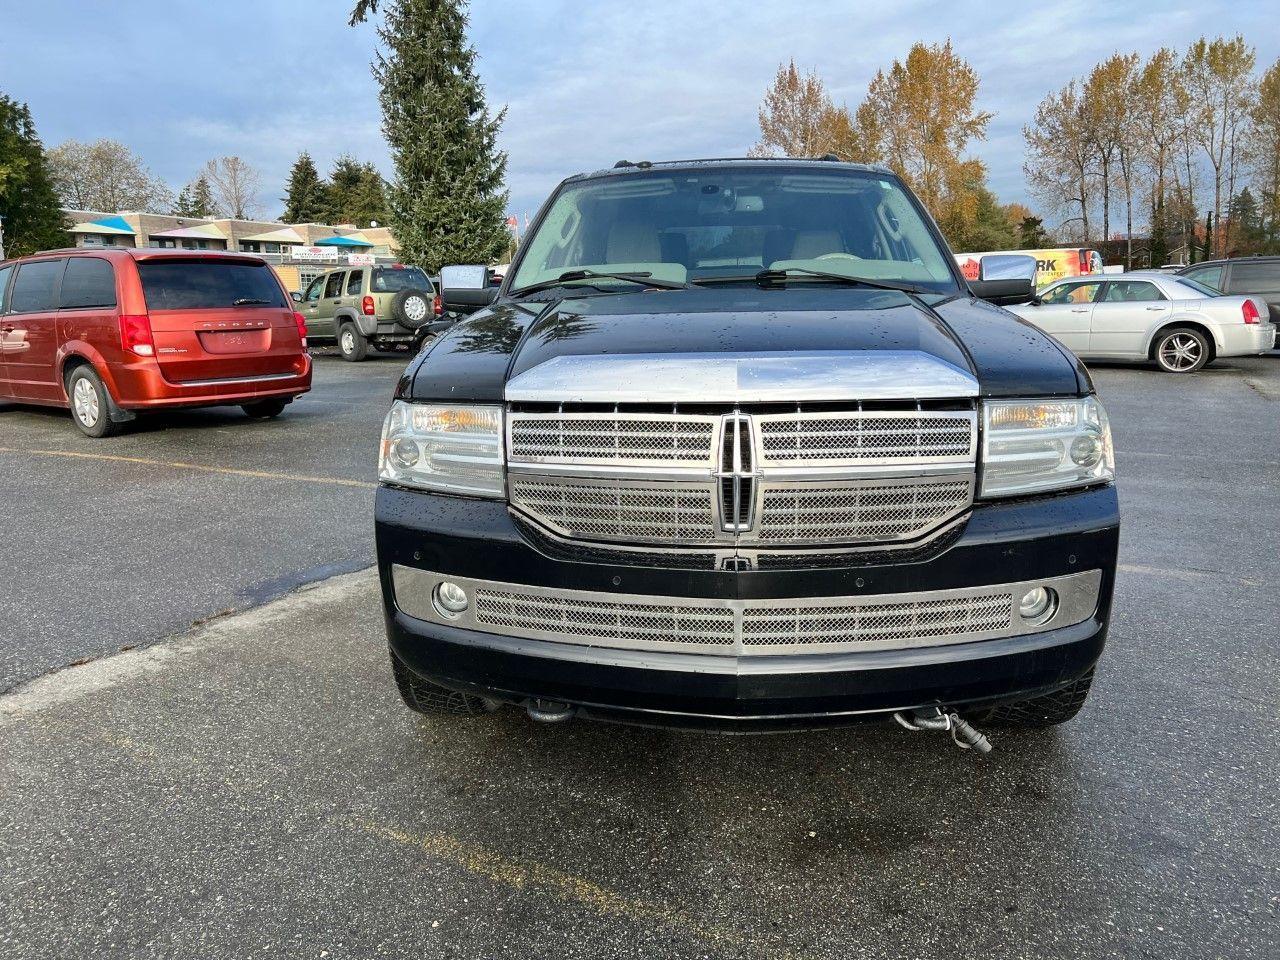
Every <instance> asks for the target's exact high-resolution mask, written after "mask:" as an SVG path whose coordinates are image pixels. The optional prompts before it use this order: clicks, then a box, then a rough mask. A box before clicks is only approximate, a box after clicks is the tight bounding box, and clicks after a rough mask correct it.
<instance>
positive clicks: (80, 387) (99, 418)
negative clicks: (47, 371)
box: [67, 363, 120, 440]
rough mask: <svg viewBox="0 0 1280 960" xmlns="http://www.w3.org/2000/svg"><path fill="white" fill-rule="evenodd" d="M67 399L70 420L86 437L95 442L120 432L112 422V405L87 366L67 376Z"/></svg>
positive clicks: (100, 379) (113, 404) (100, 382)
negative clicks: (69, 405)
mask: <svg viewBox="0 0 1280 960" xmlns="http://www.w3.org/2000/svg"><path fill="white" fill-rule="evenodd" d="M67 399H68V400H70V401H71V420H72V422H73V423H74V424H75V425H76V426H77V427H79V428H80V432H81V433H83V434H84V435H85V436H86V437H93V438H94V439H95V440H96V439H100V438H102V437H109V436H111V435H112V434H113V433H119V432H120V423H119V422H117V421H116V420H113V419H112V413H113V412H115V409H116V405H115V401H114V400H112V399H111V394H109V393H108V392H107V388H106V387H105V386H103V384H102V378H100V377H99V376H98V373H97V371H96V370H94V369H93V367H91V366H89V365H88V364H87V363H85V364H81V365H80V366H78V367H76V368H75V369H74V370H72V371H71V373H70V374H69V375H68V376H67Z"/></svg>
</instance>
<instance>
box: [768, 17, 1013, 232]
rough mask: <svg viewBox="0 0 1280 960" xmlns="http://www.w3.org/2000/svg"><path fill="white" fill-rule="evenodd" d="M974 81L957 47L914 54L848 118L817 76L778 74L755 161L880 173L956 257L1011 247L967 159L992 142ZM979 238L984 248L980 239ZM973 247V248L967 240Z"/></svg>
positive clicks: (786, 69) (785, 69)
mask: <svg viewBox="0 0 1280 960" xmlns="http://www.w3.org/2000/svg"><path fill="white" fill-rule="evenodd" d="M977 98H978V75H977V73H976V72H975V71H974V70H973V68H972V67H970V66H969V64H968V63H966V62H965V60H964V59H963V58H961V57H959V56H958V55H957V54H956V53H955V51H954V50H953V49H952V46H951V42H950V41H947V42H945V43H942V44H930V45H926V44H923V43H917V44H915V45H914V46H913V47H912V48H911V49H910V51H909V52H908V53H907V56H906V58H905V59H904V60H900V61H899V60H895V61H894V62H893V64H892V65H891V66H890V67H888V69H883V70H880V71H878V72H877V73H876V76H875V77H874V79H872V81H871V84H870V86H869V87H868V89H867V95H866V98H865V99H864V100H863V102H862V103H861V104H860V105H859V106H858V107H857V109H856V110H855V111H854V112H852V113H850V111H849V109H848V107H847V106H845V105H843V104H836V103H835V102H833V100H832V99H831V97H830V96H829V95H828V94H827V92H826V88H825V85H824V84H823V82H822V80H821V78H820V77H818V75H817V74H816V73H814V72H810V73H808V74H802V73H801V72H800V71H799V70H798V69H797V68H796V65H795V63H794V61H793V62H791V63H788V64H784V65H783V66H780V67H779V68H778V73H777V76H776V77H775V79H774V83H773V85H772V86H771V87H770V89H769V90H768V92H767V93H766V94H765V99H764V102H763V103H762V104H761V107H760V114H759V119H760V141H759V143H757V144H756V146H755V147H753V148H752V154H753V155H754V156H777V155H783V156H793V157H815V156H823V155H825V154H834V155H835V156H837V157H839V158H840V159H842V160H850V161H854V162H859V163H881V164H884V165H885V166H887V167H889V168H890V169H891V170H893V171H894V172H895V173H897V174H898V176H900V177H902V179H903V180H904V181H905V182H906V183H907V184H908V185H909V186H910V187H911V189H912V190H914V191H915V193H916V195H917V196H919V197H920V199H921V201H922V202H923V203H924V205H925V206H926V207H927V208H928V209H929V211H930V213H932V214H933V216H934V219H935V220H937V221H938V224H939V226H940V227H941V228H942V230H943V232H944V233H945V234H946V235H947V238H948V239H949V240H950V241H951V243H952V244H953V246H955V247H956V248H957V249H971V248H973V244H975V243H978V242H985V243H986V244H987V245H988V248H989V245H990V244H992V243H997V242H998V241H1003V243H1004V244H1012V243H1013V242H1015V238H1016V235H1017V232H1016V231H1017V226H1018V225H1016V224H1015V225H1013V226H1010V225H1009V218H1008V216H1007V214H1006V212H1005V211H1004V210H1003V209H1002V208H1000V206H999V204H998V202H997V201H996V200H995V198H994V197H993V196H992V195H991V193H990V191H988V190H987V188H986V168H985V166H984V165H983V164H982V162H981V161H979V160H977V159H975V158H973V157H970V156H968V155H967V150H968V147H969V145H970V143H971V142H972V141H974V140H982V139H984V138H985V136H986V128H987V124H988V123H990V121H991V114H990V113H987V112H985V111H981V110H978V109H977ZM976 237H981V240H978V239H976ZM970 238H975V239H972V240H971V239H970Z"/></svg>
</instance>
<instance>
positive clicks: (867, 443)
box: [376, 160, 1119, 730]
mask: <svg viewBox="0 0 1280 960" xmlns="http://www.w3.org/2000/svg"><path fill="white" fill-rule="evenodd" d="M987 261H991V264H990V266H991V268H992V269H990V270H988V266H989V264H988V263H987ZM1022 261H1027V263H1026V264H1025V267H1024V266H1023V265H1022ZM475 269H476V275H477V276H479V277H483V276H484V271H483V268H475ZM982 270H983V276H984V280H983V281H982V282H975V283H972V284H969V283H966V281H965V279H964V278H963V276H962V275H961V274H960V272H959V271H958V269H957V267H956V262H955V259H954V257H953V256H952V254H951V252H950V251H949V250H948V249H947V245H946V243H945V241H944V240H943V239H942V236H941V235H940V233H939V232H938V229H937V227H936V226H935V225H934V223H933V221H932V220H931V219H930V218H929V216H928V214H927V213H926V212H925V210H924V209H923V207H922V206H921V205H920V203H919V202H918V201H917V200H916V199H915V198H914V197H913V196H912V195H911V193H910V192H909V191H908V190H907V188H906V187H905V186H904V185H903V183H902V182H901V181H900V180H899V179H898V178H897V177H896V176H894V175H893V174H892V173H891V172H889V171H888V170H885V169H881V168H877V167H866V166H859V165H854V164H845V163H838V162H831V161H804V160H773V161H768V160H735V161H698V162H686V163H643V164H624V165H620V166H619V167H617V168H615V169H611V170H606V171H601V172H599V173H595V174H590V175H580V176H575V177H571V178H569V179H568V180H566V181H564V182H563V183H562V184H561V185H560V186H559V187H558V188H557V190H556V191H555V193H554V194H553V195H552V197H551V198H550V200H549V201H548V202H547V203H546V205H545V206H544V207H543V208H542V211H541V212H540V213H539V215H538V217H537V219H536V221H535V223H534V226H533V228H532V230H531V231H530V232H529V235H528V237H527V238H526V239H525V241H524V243H522V244H521V246H520V250H519V253H518V255H517V257H516V259H515V262H514V263H513V264H512V265H511V269H510V270H509V271H508V272H507V274H506V276H505V278H504V280H503V283H502V286H501V288H500V289H499V290H498V291H497V295H496V299H494V298H492V297H491V298H490V299H493V302H492V303H491V304H490V305H489V306H488V307H486V308H484V309H482V310H480V311H479V312H477V313H475V314H473V315H472V316H470V317H468V318H466V319H464V320H462V321H460V322H459V323H457V324H456V325H455V326H454V327H453V328H452V329H451V330H449V331H448V332H447V333H445V334H444V335H442V336H441V337H440V338H438V339H437V340H436V341H435V342H434V343H432V344H430V345H429V346H428V348H427V350H426V351H424V353H422V354H420V355H419V356H418V357H417V358H416V359H415V360H414V361H413V362H412V363H411V364H410V366H409V368H408V370H407V371H406V372H405V375H404V377H403V378H402V379H401V381H400V384H399V387H398V390H397V393H396V397H395V399H394V401H393V405H392V409H391V411H390V413H389V415H388V416H387V420H386V424H385V427H384V431H383V437H382V445H381V454H380V476H381V481H382V483H381V486H380V488H379V490H378V493H377V505H376V534H377V555H378V564H379V568H380V572H381V578H382V588H383V596H384V601H385V613H386V623H387V631H388V635H389V639H390V644H391V658H392V666H393V668H394V671H395V676H396V679H397V681H398V683H399V688H400V692H401V694H402V695H403V698H404V700H405V702H406V703H407V704H408V705H409V706H410V707H411V708H413V709H415V710H419V711H435V712H440V711H444V712H450V713H459V714H473V715H481V714H484V713H486V712H488V711H491V710H494V709H497V708H498V707H499V706H500V705H502V704H514V705H519V706H522V707H524V708H526V709H527V710H528V711H529V713H530V714H531V715H532V716H533V717H535V718H536V719H541V720H557V719H563V718H565V717H568V716H570V715H573V714H579V715H584V716H593V717H601V718H611V719H620V720H630V721H636V722H641V723H650V724H672V725H688V726H699V727H716V728H724V727H728V728H730V729H734V730H755V729H768V728H777V727H789V726H813V725H819V724H827V723H839V722H848V721H851V720H854V719H858V718H861V717H867V716H887V715H889V714H893V713H898V714H899V716H900V719H902V720H903V721H904V722H905V723H909V724H911V725H913V726H920V725H932V726H933V727H934V728H945V727H947V726H948V725H949V724H951V723H956V724H959V722H960V721H963V720H964V718H965V716H966V715H967V716H969V717H970V718H972V717H974V716H979V715H981V716H995V717H997V718H999V719H1002V720H1005V721H1010V722H1021V723H1028V724H1036V725H1041V724H1052V723H1060V722H1062V721H1064V720H1067V719H1069V718H1071V717H1072V716H1074V715H1075V713H1076V712H1077V711H1078V710H1079V709H1080V707H1081V705H1082V704H1083V703H1084V700H1085V697H1086V695H1087V694H1088V691H1089V685H1090V681H1091V679H1092V676H1093V671H1094V665H1095V663H1096V662H1097V660H1098V658H1099V656H1100V654H1101V653H1102V649H1103V643H1104V640H1105V637H1106V633H1107V621H1108V616H1109V613H1110V608H1111V596H1112V587H1113V584H1114V580H1115V568H1116V546H1117V541H1118V533H1119V513H1118V506H1117V501H1116V491H1115V487H1114V485H1113V482H1112V481H1113V475H1114V468H1113V457H1112V448H1111V434H1110V430H1109V427H1108V424H1107V418H1106V414H1105V413H1104V411H1103V408H1102V405H1101V403H1099V401H1098V399H1097V397H1096V396H1095V395H1094V390H1093V385H1092V383H1091V382H1090V379H1089V374H1088V372H1087V371H1086V370H1085V368H1084V367H1083V366H1082V365H1081V364H1080V363H1079V362H1078V361H1077V360H1076V358H1075V357H1074V356H1073V355H1072V354H1071V353H1070V352H1068V351H1067V350H1066V349H1064V348H1063V347H1061V346H1060V345H1059V344H1057V343H1056V342H1055V341H1054V340H1052V339H1050V338H1049V337H1047V336H1045V335H1044V334H1042V333H1040V332H1038V331H1037V330H1036V329H1035V327H1033V326H1031V325H1030V324H1028V323H1025V322H1023V321H1022V320H1020V319H1018V318H1017V317H1015V316H1013V315H1011V314H1010V313H1008V312H1006V311H1004V310H1002V309H1000V308H999V307H998V306H994V305H993V304H992V303H988V302H984V300H982V299H979V296H978V295H985V296H990V297H992V299H1007V298H1010V297H1018V296H1020V297H1021V298H1022V299H1024V300H1025V299H1029V298H1030V297H1031V295H1032V277H1033V269H1032V267H1031V261H1030V258H1027V257H1013V258H1010V257H988V258H986V260H984V262H983V265H982ZM1001 271H1011V273H1010V274H1008V275H1006V278H1005V279H1004V280H1001V279H999V276H1000V272H1001ZM445 286H446V287H448V286H449V284H448V283H446V284H445ZM997 294H1000V295H1001V296H1000V297H997V296H996V295H997Z"/></svg>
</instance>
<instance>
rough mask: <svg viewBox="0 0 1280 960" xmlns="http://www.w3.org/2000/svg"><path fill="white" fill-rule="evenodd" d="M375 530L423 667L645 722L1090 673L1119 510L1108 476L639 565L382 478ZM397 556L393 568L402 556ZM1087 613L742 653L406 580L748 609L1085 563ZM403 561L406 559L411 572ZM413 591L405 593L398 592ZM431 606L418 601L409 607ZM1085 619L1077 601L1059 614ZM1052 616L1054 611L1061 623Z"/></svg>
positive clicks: (1011, 688)
mask: <svg viewBox="0 0 1280 960" xmlns="http://www.w3.org/2000/svg"><path fill="white" fill-rule="evenodd" d="M376 513H377V548H378V562H379V568H380V572H381V577H382V587H383V598H384V607H385V614H386V622H387V632H388V637H389V640H390V644H391V648H392V651H393V653H394V655H395V656H396V657H398V658H399V659H400V660H401V661H402V662H403V663H404V664H405V665H406V666H408V667H409V668H410V669H411V670H412V671H414V672H415V673H417V674H419V675H421V676H423V677H426V678H428V679H430V680H432V681H434V682H436V683H440V684H442V685H444V686H447V687H451V688H453V689H458V690H466V691H468V692H473V693H479V694H482V695H484V696H487V697H490V698H493V699H497V700H501V701H505V702H510V703H524V702H527V701H529V700H532V699H544V700H554V701H563V702H566V703H569V704H572V705H574V706H576V707H577V708H578V709H579V711H580V712H582V713H586V714H589V715H595V716H602V717H609V718H615V719H626V720H632V721H638V722H647V723H658V724H664V725H667V724H670V725H690V726H715V727H726V726H727V727H729V728H732V729H767V728H773V727H787V726H813V725H820V724H826V723H834V722H847V721H849V720H854V719H858V718H859V717H864V716H867V715H876V714H883V713H886V712H891V711H894V710H902V709H911V708H915V707H928V706H933V705H948V706H971V707H972V706H980V705H984V704H994V703H999V702H1002V701H1008V700H1016V699H1022V698H1025V697H1029V696H1034V695H1036V694H1038V693H1043V692H1048V691H1051V690H1053V689H1055V688H1057V687H1060V686H1062V685H1065V684H1067V683H1070V682H1071V681H1073V680H1075V679H1076V678H1078V677H1079V676H1081V675H1082V674H1084V673H1086V672H1087V671H1088V670H1089V669H1090V668H1091V667H1092V666H1093V664H1094V663H1095V662H1096V661H1097V659H1098V657H1099V655H1100V654H1101V652H1102V648H1103V644H1104V642H1105V638H1106V624H1107V618H1108V616H1109V612H1110V605H1111V595H1112V590H1113V586H1114V574H1115V560H1116V549H1117V544H1118V530H1119V527H1118V524H1119V514H1118V507H1117V501H1116V495H1115V489H1114V487H1109V486H1108V487H1101V488H1095V489H1092V490H1086V491H1080V492H1074V493H1067V494H1061V495H1058V496H1052V497H1041V498H1034V499H1027V500H1021V501H1010V502H1003V503H991V504H979V505H978V506H976V507H975V509H974V510H973V512H972V514H971V516H970V517H969V518H968V519H967V521H966V522H965V523H964V525H963V528H962V529H961V530H960V531H959V533H958V534H957V535H955V536H952V537H949V538H940V539H939V541H937V542H936V543H935V545H934V546H933V547H932V548H926V549H923V550H922V551H918V552H915V553H910V554H899V555H885V554H879V555H876V554H857V553H852V554H844V555H831V554H827V555H822V556H815V557H813V558H811V559H810V560H801V561H796V560H795V559H792V560H790V561H789V562H788V563H787V564H786V565H783V566H780V567H778V568H771V569H752V570H737V571H728V570H716V569H691V568H690V565H689V564H688V563H684V564H683V565H680V566H675V565H673V566H666V565H662V566H658V565H646V564H650V563H651V561H648V560H645V559H643V555H640V556H628V555H626V554H625V553H623V552H621V551H616V550H608V551H593V550H586V549H579V550H577V551H576V552H574V553H571V554H561V553H557V552H555V551H551V550H548V549H547V548H546V546H545V544H544V543H542V542H541V541H540V540H538V539H537V538H536V537H533V536H531V535H530V534H528V533H527V532H526V530H525V529H524V528H523V527H522V525H520V524H519V523H517V522H516V521H515V520H514V519H513V518H512V516H511V514H510V513H509V511H508V509H507V507H506V505H505V504H502V503H498V502H493V501H484V500H470V499H465V498H459V497H448V496H441V495H435V494H429V493H422V492H416V491H408V490H400V489H395V488H389V487H384V488H381V489H380V490H379V491H378V495H377V509H376ZM397 568H398V569H397ZM1095 571H1096V575H1094V577H1093V582H1094V583H1096V593H1095V594H1092V595H1091V596H1095V597H1096V603H1095V602H1093V601H1092V599H1091V601H1090V607H1091V609H1089V610H1088V611H1087V612H1082V613H1081V614H1080V616H1082V617H1083V619H1079V620H1078V622H1071V623H1068V624H1067V625H1065V626H1061V627H1057V628H1051V629H1043V630H1038V631H1033V632H1021V633H1018V634H1017V635H1012V636H999V637H996V638H994V639H976V640H972V641H969V642H954V643H946V644H945V645H932V646H908V647H895V646H894V645H893V644H888V645H885V644H877V643H871V644H867V645H865V646H862V645H859V646H858V648H857V649H849V646H848V645H845V646H843V647H830V648H826V649H820V648H814V649H812V650H811V651H809V652H804V653H786V652H772V651H770V653H769V655H760V654H759V653H755V654H747V653H746V652H745V651H743V650H742V649H741V647H740V646H735V647H733V648H731V649H728V650H724V649H716V650H711V651H710V652H698V651H695V652H690V651H688V650H680V649H671V648H670V647H668V648H666V649H657V648H648V649H646V648H645V645H644V644H638V645H637V644H632V645H631V646H630V648H629V649H622V648H619V647H618V646H617V645H612V646H607V647H606V646H587V645H584V644H581V643H565V642H557V641H553V640H548V639H540V638H538V637H536V636H530V635H523V636H522V635H519V633H518V631H506V632H505V634H504V633H501V632H491V631H492V630H493V628H492V627H485V629H484V630H480V629H475V628H474V627H475V624H474V623H473V622H469V623H468V625H467V626H460V625H457V624H449V623H446V622H441V620H442V618H439V617H436V618H435V619H431V618H430V615H429V614H428V613H426V612H425V610H424V607H423V606H422V598H421V597H415V598H413V600H412V601H408V600H406V601H405V602H403V603H401V604H397V602H396V593H395V587H396V585H395V581H396V579H397V578H399V580H400V582H401V588H402V589H404V588H405V587H404V585H405V584H406V583H409V582H413V581H414V579H415V575H416V577H417V579H418V580H419V581H420V582H425V581H423V578H429V577H431V576H432V575H441V574H443V575H452V576H454V577H456V578H460V579H466V580H468V581H494V582H498V583H505V584H520V585H524V586H525V587H526V588H535V589H536V588H543V589H545V590H546V591H548V593H564V592H572V591H584V592H590V593H592V594H597V595H598V594H611V595H615V596H626V597H629V598H636V597H640V598H644V597H651V598H652V599H653V600H654V602H655V603H658V602H661V601H665V600H668V599H669V598H673V597H674V598H684V599H685V600H688V601H692V600H696V599H697V598H703V599H704V600H705V606H706V607H708V608H732V609H735V610H736V609H741V608H743V607H751V606H756V605H766V606H767V605H769V604H770V603H772V602H775V601H786V602H788V603H790V602H791V601H800V602H802V603H803V602H804V601H805V599H806V598H831V597H839V598H846V599H852V600H857V599H859V598H862V597H875V598H883V597H884V596H886V595H889V596H892V595H904V594H920V593H933V592H938V591H942V592H948V591H951V592H955V591H959V592H964V591H965V590H966V589H977V590H978V591H979V592H982V590H983V588H987V587H990V586H991V585H995V584H1019V583H1025V582H1029V581H1035V580H1051V579H1053V578H1071V577H1074V576H1077V575H1081V574H1091V575H1092V574H1093V572H1095ZM406 572H407V573H408V576H407V577H406ZM402 607H403V608H407V609H402ZM409 611H413V612H417V613H419V614H421V615H420V616H414V615H413V613H412V612H409ZM1066 619H1068V620H1076V618H1075V617H1070V618H1066ZM1053 623H1054V621H1050V624H1049V626H1050V627H1053Z"/></svg>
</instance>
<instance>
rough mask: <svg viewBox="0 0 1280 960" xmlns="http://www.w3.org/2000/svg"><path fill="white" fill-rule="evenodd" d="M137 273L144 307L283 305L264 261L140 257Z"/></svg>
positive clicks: (149, 308) (209, 307)
mask: <svg viewBox="0 0 1280 960" xmlns="http://www.w3.org/2000/svg"><path fill="white" fill-rule="evenodd" d="M138 275H139V276H140V277H141V278H142V292H143V295H144V296H145V297H146V298H147V309H148V310H204V309H216V308H218V307H243V306H257V307H283V306H284V305H285V302H284V294H283V293H281V292H280V284H279V282H278V281H277V280H276V276H275V273H274V272H273V271H272V269H271V268H270V267H269V266H267V265H266V264H265V263H236V262H234V261H230V262H228V261H223V260H212V259H209V260H205V259H201V260H168V259H165V260H144V261H140V262H139V263H138Z"/></svg>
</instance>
